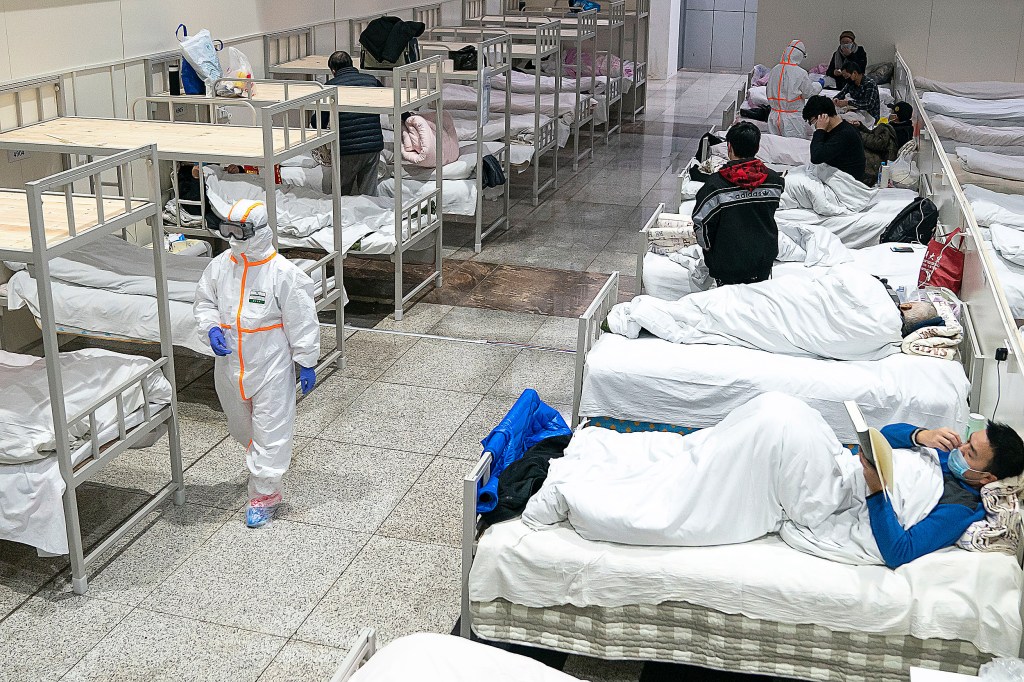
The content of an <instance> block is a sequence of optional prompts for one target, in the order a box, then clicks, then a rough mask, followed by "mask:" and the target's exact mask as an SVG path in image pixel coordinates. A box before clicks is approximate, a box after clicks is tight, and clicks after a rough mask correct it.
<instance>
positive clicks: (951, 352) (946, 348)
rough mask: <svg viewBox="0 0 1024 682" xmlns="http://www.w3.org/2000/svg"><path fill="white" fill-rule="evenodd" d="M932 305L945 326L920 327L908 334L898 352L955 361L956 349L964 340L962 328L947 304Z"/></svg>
mask: <svg viewBox="0 0 1024 682" xmlns="http://www.w3.org/2000/svg"><path fill="white" fill-rule="evenodd" d="M934 305H935V309H936V310H937V311H938V313H939V315H940V316H941V317H942V319H943V320H944V321H945V324H944V325H942V326H931V327H922V328H921V329H918V330H917V331H915V332H913V333H911V334H909V335H908V336H906V337H905V338H904V339H903V343H901V344H900V350H902V351H903V352H904V353H906V354H907V355H923V356H927V357H933V358H942V359H943V360H955V359H956V356H957V349H958V348H959V347H960V344H961V343H963V340H964V328H963V327H961V326H960V323H959V322H958V321H957V319H956V315H955V314H954V313H953V309H952V308H951V307H950V306H949V305H948V304H947V303H944V302H941V301H938V302H934Z"/></svg>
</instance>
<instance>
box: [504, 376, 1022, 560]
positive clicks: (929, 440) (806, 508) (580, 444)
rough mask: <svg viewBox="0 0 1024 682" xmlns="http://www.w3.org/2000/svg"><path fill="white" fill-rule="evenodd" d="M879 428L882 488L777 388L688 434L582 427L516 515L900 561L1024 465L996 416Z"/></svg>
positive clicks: (640, 535)
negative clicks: (964, 434)
mask: <svg viewBox="0 0 1024 682" xmlns="http://www.w3.org/2000/svg"><path fill="white" fill-rule="evenodd" d="M882 433H883V435H884V436H885V437H886V439H887V440H888V441H889V442H890V444H891V445H892V446H893V447H894V448H900V449H896V450H894V451H893V463H894V476H893V479H894V484H893V490H892V491H891V492H889V493H883V492H881V485H880V483H879V482H878V476H877V474H876V473H875V472H874V469H872V467H871V465H870V464H868V463H867V460H865V459H864V458H863V457H857V456H855V455H853V454H852V453H851V452H850V451H849V450H847V449H846V448H844V447H843V446H842V445H840V443H839V441H838V439H837V438H836V436H835V434H834V433H833V432H832V429H831V428H829V426H828V425H827V424H826V423H825V420H824V419H823V418H822V416H821V415H820V414H819V413H818V412H817V411H816V410H814V409H812V408H811V407H809V406H807V405H806V404H805V403H803V402H802V401H800V400H799V399H797V398H794V397H792V396H788V395H784V394H781V393H765V394H762V395H760V396H758V397H756V398H754V399H753V400H751V401H750V402H749V403H747V404H746V405H744V406H742V407H740V408H737V409H736V410H734V411H733V412H732V413H730V414H729V415H728V416H727V417H726V418H725V419H724V420H722V422H721V423H719V424H718V425H717V426H714V427H711V428H708V429H702V430H700V431H697V432H695V433H692V434H690V435H687V436H682V435H679V434H676V433H662V432H646V433H617V432H615V431H610V430H608V429H602V428H599V427H593V428H585V429H582V430H581V431H579V432H577V433H576V434H575V435H574V436H573V438H572V441H571V442H570V443H569V447H568V448H567V449H566V451H565V454H564V455H563V456H562V457H561V458H558V459H554V460H552V461H551V465H550V469H549V471H548V477H547V480H546V481H545V482H544V485H543V486H542V487H541V489H540V490H539V491H538V492H537V493H536V494H535V495H534V496H533V497H532V498H530V500H529V502H528V503H527V505H526V509H525V510H524V511H523V522H524V523H525V524H526V525H527V526H530V527H532V528H534V529H538V530H541V529H543V528H545V527H547V526H550V525H552V524H555V523H559V522H561V521H568V522H569V523H570V524H571V525H572V526H573V528H574V529H575V530H576V532H577V533H579V535H580V536H581V537H583V538H586V539H588V540H596V541H609V542H617V543H622V544H628V545H647V546H676V547H699V546H708V545H725V544H736V543H742V542H749V541H751V540H755V539H757V538H759V537H761V536H763V535H766V534H768V533H778V534H779V535H780V536H781V538H782V539H783V540H784V541H785V542H786V543H787V544H789V545H790V546H792V547H794V548H796V549H798V550H801V551H804V552H807V553H809V554H814V555H816V556H820V557H823V558H826V559H831V560H834V561H840V562H843V563H850V564H885V565H887V566H889V567H890V568H896V567H898V566H900V565H902V564H904V563H907V562H909V561H913V560H914V559H916V558H917V557H920V556H923V555H925V554H928V553H930V552H934V551H936V550H938V549H942V548H943V547H948V546H951V545H953V544H954V543H956V541H957V540H958V539H959V538H960V537H961V535H963V533H964V531H966V530H967V528H968V527H969V526H970V525H971V524H972V523H974V522H976V521H980V520H982V519H983V518H984V517H985V510H984V507H982V505H981V501H980V496H979V490H980V488H981V487H982V486H983V485H985V484H987V483H991V482H993V481H996V480H998V479H1002V478H1007V477H1010V476H1017V475H1020V474H1021V472H1022V471H1024V442H1022V441H1021V438H1020V436H1018V435H1017V433H1016V432H1014V431H1013V430H1012V429H1011V428H1010V427H1008V426H1006V425H1003V424H996V423H992V422H989V423H988V427H987V428H986V429H984V430H981V431H978V432H976V433H973V434H972V435H971V437H970V438H969V439H968V441H967V442H966V443H961V442H960V438H959V436H957V434H956V433H955V432H954V431H952V430H951V429H935V430H919V429H915V428H914V427H913V426H910V425H907V424H899V425H892V426H889V427H886V428H885V429H883V431H882ZM932 448H937V449H932Z"/></svg>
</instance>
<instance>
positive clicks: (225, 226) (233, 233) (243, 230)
mask: <svg viewBox="0 0 1024 682" xmlns="http://www.w3.org/2000/svg"><path fill="white" fill-rule="evenodd" d="M217 234H218V235H219V236H221V237H223V238H224V239H237V240H246V239H252V236H253V235H254V234H256V226H255V225H253V224H252V223H230V222H228V221H226V220H225V221H224V222H222V223H221V224H220V226H219V227H218V228H217Z"/></svg>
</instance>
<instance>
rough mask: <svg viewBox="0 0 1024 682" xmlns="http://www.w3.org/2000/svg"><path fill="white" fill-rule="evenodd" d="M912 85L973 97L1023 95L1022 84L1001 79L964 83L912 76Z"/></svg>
mask: <svg viewBox="0 0 1024 682" xmlns="http://www.w3.org/2000/svg"><path fill="white" fill-rule="evenodd" d="M914 87H915V88H917V89H918V90H919V91H926V92H938V93H942V94H944V95H954V96H956V97H970V98H973V99H1008V98H1022V97H1024V85H1022V84H1021V83H1005V82H1002V81H974V82H964V83H948V82H944V81H938V80H933V79H931V78H922V77H920V76H918V77H915V78H914Z"/></svg>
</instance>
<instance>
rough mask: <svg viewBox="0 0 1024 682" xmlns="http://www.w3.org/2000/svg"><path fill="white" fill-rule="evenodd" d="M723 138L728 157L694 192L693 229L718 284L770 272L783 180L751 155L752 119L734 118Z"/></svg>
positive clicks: (756, 136) (755, 141)
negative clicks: (727, 161)
mask: <svg viewBox="0 0 1024 682" xmlns="http://www.w3.org/2000/svg"><path fill="white" fill-rule="evenodd" d="M725 140H726V142H727V143H728V144H729V163H727V164H726V165H725V166H724V167H723V168H722V169H721V170H719V171H718V172H717V173H715V174H714V175H712V176H711V177H710V178H709V179H708V181H707V182H706V183H705V184H704V186H703V187H701V189H700V191H699V192H697V203H696V205H695V206H694V207H693V227H694V232H695V233H696V236H697V243H698V244H700V245H701V248H703V249H704V263H705V264H706V265H707V267H708V271H709V274H710V275H711V276H712V277H714V278H715V281H716V282H718V285H719V286H722V285H725V284H751V283H753V282H763V281H764V280H766V279H768V278H769V277H771V274H772V263H774V262H775V257H776V256H778V255H779V228H778V226H777V225H776V224H775V209H777V208H778V207H779V200H780V199H781V197H782V190H783V189H784V188H785V182H784V180H783V179H782V176H781V175H779V174H778V173H776V172H775V171H773V170H771V169H770V168H768V167H767V166H765V165H764V164H763V163H761V162H760V161H759V160H757V159H755V158H754V156H755V155H756V154H757V150H758V148H759V147H760V145H761V131H759V130H758V129H757V127H756V126H755V125H754V124H753V123H749V122H745V121H744V122H741V123H737V124H736V125H734V126H733V127H732V128H730V129H729V132H728V133H726V136H725Z"/></svg>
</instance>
